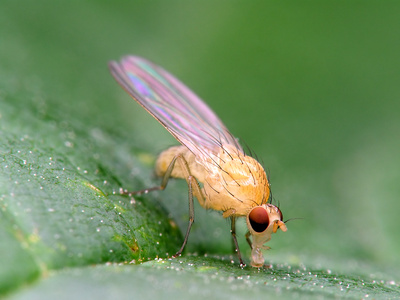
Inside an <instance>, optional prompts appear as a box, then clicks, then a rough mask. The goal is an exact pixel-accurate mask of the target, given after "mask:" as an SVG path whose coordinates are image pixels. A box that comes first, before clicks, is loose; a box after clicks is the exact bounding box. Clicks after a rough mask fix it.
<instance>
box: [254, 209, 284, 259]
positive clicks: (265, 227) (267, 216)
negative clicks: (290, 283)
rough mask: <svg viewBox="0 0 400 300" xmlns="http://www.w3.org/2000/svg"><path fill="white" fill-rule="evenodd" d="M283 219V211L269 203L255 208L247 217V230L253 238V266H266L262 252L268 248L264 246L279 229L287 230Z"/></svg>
mask: <svg viewBox="0 0 400 300" xmlns="http://www.w3.org/2000/svg"><path fill="white" fill-rule="evenodd" d="M282 219H283V216H282V212H281V210H280V209H279V208H278V207H277V206H275V205H272V204H269V203H267V204H263V205H261V206H256V207H253V208H252V209H251V210H250V212H249V213H248V215H247V216H246V223H247V228H248V230H249V232H250V234H251V236H252V245H251V246H252V251H251V265H252V266H254V267H261V266H262V265H263V264H264V256H263V255H262V252H261V250H262V249H266V248H268V247H265V246H264V244H265V243H266V242H268V241H269V240H270V239H271V235H272V233H276V232H277V230H278V228H280V229H281V230H282V231H286V230H287V228H286V225H285V223H284V222H283V221H282Z"/></svg>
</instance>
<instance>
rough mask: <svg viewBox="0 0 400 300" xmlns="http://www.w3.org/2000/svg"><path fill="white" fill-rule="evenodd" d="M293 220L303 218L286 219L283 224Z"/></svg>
mask: <svg viewBox="0 0 400 300" xmlns="http://www.w3.org/2000/svg"><path fill="white" fill-rule="evenodd" d="M293 220H304V218H290V219H287V220H286V221H283V223H285V224H286V223H287V222H289V221H293Z"/></svg>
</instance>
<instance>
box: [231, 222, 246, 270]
mask: <svg viewBox="0 0 400 300" xmlns="http://www.w3.org/2000/svg"><path fill="white" fill-rule="evenodd" d="M231 234H232V238H233V242H234V244H235V250H236V252H237V255H238V258H239V263H240V266H241V267H244V266H246V265H245V263H244V262H243V260H242V255H241V254H240V249H239V244H238V241H237V238H236V217H231Z"/></svg>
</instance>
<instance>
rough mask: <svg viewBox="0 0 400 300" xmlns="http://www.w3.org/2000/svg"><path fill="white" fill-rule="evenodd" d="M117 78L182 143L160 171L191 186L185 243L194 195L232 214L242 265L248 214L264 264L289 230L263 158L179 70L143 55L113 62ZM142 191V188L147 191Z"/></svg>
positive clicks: (254, 249) (165, 156)
mask: <svg viewBox="0 0 400 300" xmlns="http://www.w3.org/2000/svg"><path fill="white" fill-rule="evenodd" d="M109 68H110V71H111V74H112V75H113V77H114V78H115V79H116V81H117V82H118V83H119V84H120V85H121V86H122V87H123V88H124V89H125V90H126V91H127V92H128V94H129V95H131V96H132V97H133V98H134V99H135V100H136V101H137V102H138V103H139V104H140V105H141V106H142V107H143V108H144V109H145V110H147V112H148V113H150V114H151V115H152V116H153V117H154V118H156V119H157V120H158V121H159V122H160V123H161V125H163V126H164V127H165V129H167V130H168V131H169V132H170V133H171V134H172V135H173V136H174V137H175V138H176V139H177V140H178V141H179V142H180V143H181V145H180V146H174V147H171V148H169V149H167V150H165V151H163V152H162V153H161V154H160V155H159V157H158V159H157V161H156V166H155V170H156V174H157V175H158V176H160V177H162V182H161V185H160V186H157V187H153V188H150V189H147V190H143V191H145V192H148V191H152V190H163V189H165V188H166V186H167V183H168V180H169V178H171V177H174V178H183V179H185V180H186V182H187V184H188V188H189V222H188V227H187V230H186V235H185V238H184V241H183V244H182V246H181V248H180V249H179V250H178V252H177V253H176V254H175V256H179V255H181V253H182V251H183V249H184V248H185V245H186V243H187V241H188V237H189V233H190V229H191V227H192V224H193V222H194V203H193V201H194V198H197V200H198V202H199V203H200V205H201V206H202V207H203V208H205V209H214V210H217V211H221V212H222V216H223V217H224V218H230V219H231V234H232V238H233V242H234V245H235V248H236V252H237V254H238V258H239V262H240V265H241V266H244V265H245V264H244V262H243V260H242V257H241V253H240V250H239V245H238V242H237V238H236V225H235V224H236V219H237V218H239V217H245V218H246V223H247V228H248V232H247V233H246V235H245V237H246V240H247V242H248V244H249V245H250V247H251V265H252V266H253V267H262V266H263V265H264V256H263V254H262V251H261V250H262V249H269V247H267V246H264V244H265V243H266V242H268V241H269V240H270V239H271V235H272V233H276V232H277V230H278V229H279V228H280V229H281V230H282V231H286V230H287V228H286V225H285V223H284V222H283V221H282V212H281V210H280V209H279V208H278V207H277V206H275V205H273V204H271V197H270V184H269V181H268V179H267V176H266V173H265V171H264V169H263V167H262V166H261V164H260V163H258V162H257V160H255V159H254V158H252V157H251V156H249V155H247V154H245V152H244V151H243V149H242V147H241V146H240V145H239V143H238V141H237V139H236V138H234V137H233V135H232V134H231V133H230V132H229V131H228V129H226V127H225V125H224V124H223V123H222V122H221V121H220V119H219V118H218V117H217V116H216V114H215V113H214V112H213V111H212V110H211V109H210V108H209V107H208V106H207V105H206V104H205V103H204V102H203V101H202V100H201V99H200V98H199V97H198V96H197V95H196V94H194V93H193V92H192V91H191V90H190V89H189V88H188V87H186V86H185V85H184V84H183V83H182V82H180V81H179V80H178V79H177V78H175V77H174V76H173V75H171V74H170V73H168V72H167V71H165V70H164V69H162V68H161V67H159V66H157V65H155V64H153V63H152V62H150V61H148V60H146V59H144V58H141V57H137V56H126V57H123V58H122V59H121V61H120V62H115V61H112V62H110V63H109ZM143 191H139V192H143Z"/></svg>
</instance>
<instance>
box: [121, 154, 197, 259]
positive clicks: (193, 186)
mask: <svg viewBox="0 0 400 300" xmlns="http://www.w3.org/2000/svg"><path fill="white" fill-rule="evenodd" d="M176 163H178V164H179V167H180V169H181V171H182V174H183V176H182V177H183V178H185V179H186V182H187V184H188V188H189V223H188V227H187V229H186V234H185V239H184V240H183V244H182V246H181V248H180V249H179V250H178V252H176V254H175V255H174V256H173V257H176V256H179V255H181V253H182V251H183V249H185V246H186V243H187V241H188V239H189V234H190V229H191V228H192V225H193V223H194V202H193V197H196V198H197V200H198V201H199V203H200V204H201V205H202V206H203V204H204V196H203V193H202V192H201V189H200V185H199V183H198V182H197V180H196V178H195V177H194V176H192V174H191V173H190V168H189V165H188V163H187V161H186V160H185V158H184V157H183V155H182V154H178V155H176V156H174V158H173V159H172V161H171V163H170V164H169V166H168V168H167V170H166V171H165V174H164V176H163V178H162V181H161V184H160V185H159V186H156V187H152V188H149V189H145V190H141V191H137V192H129V193H127V194H130V195H133V194H140V193H148V192H151V191H156V190H164V189H165V188H166V187H167V184H168V180H169V179H170V178H171V173H172V170H173V169H174V167H175V164H176Z"/></svg>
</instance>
